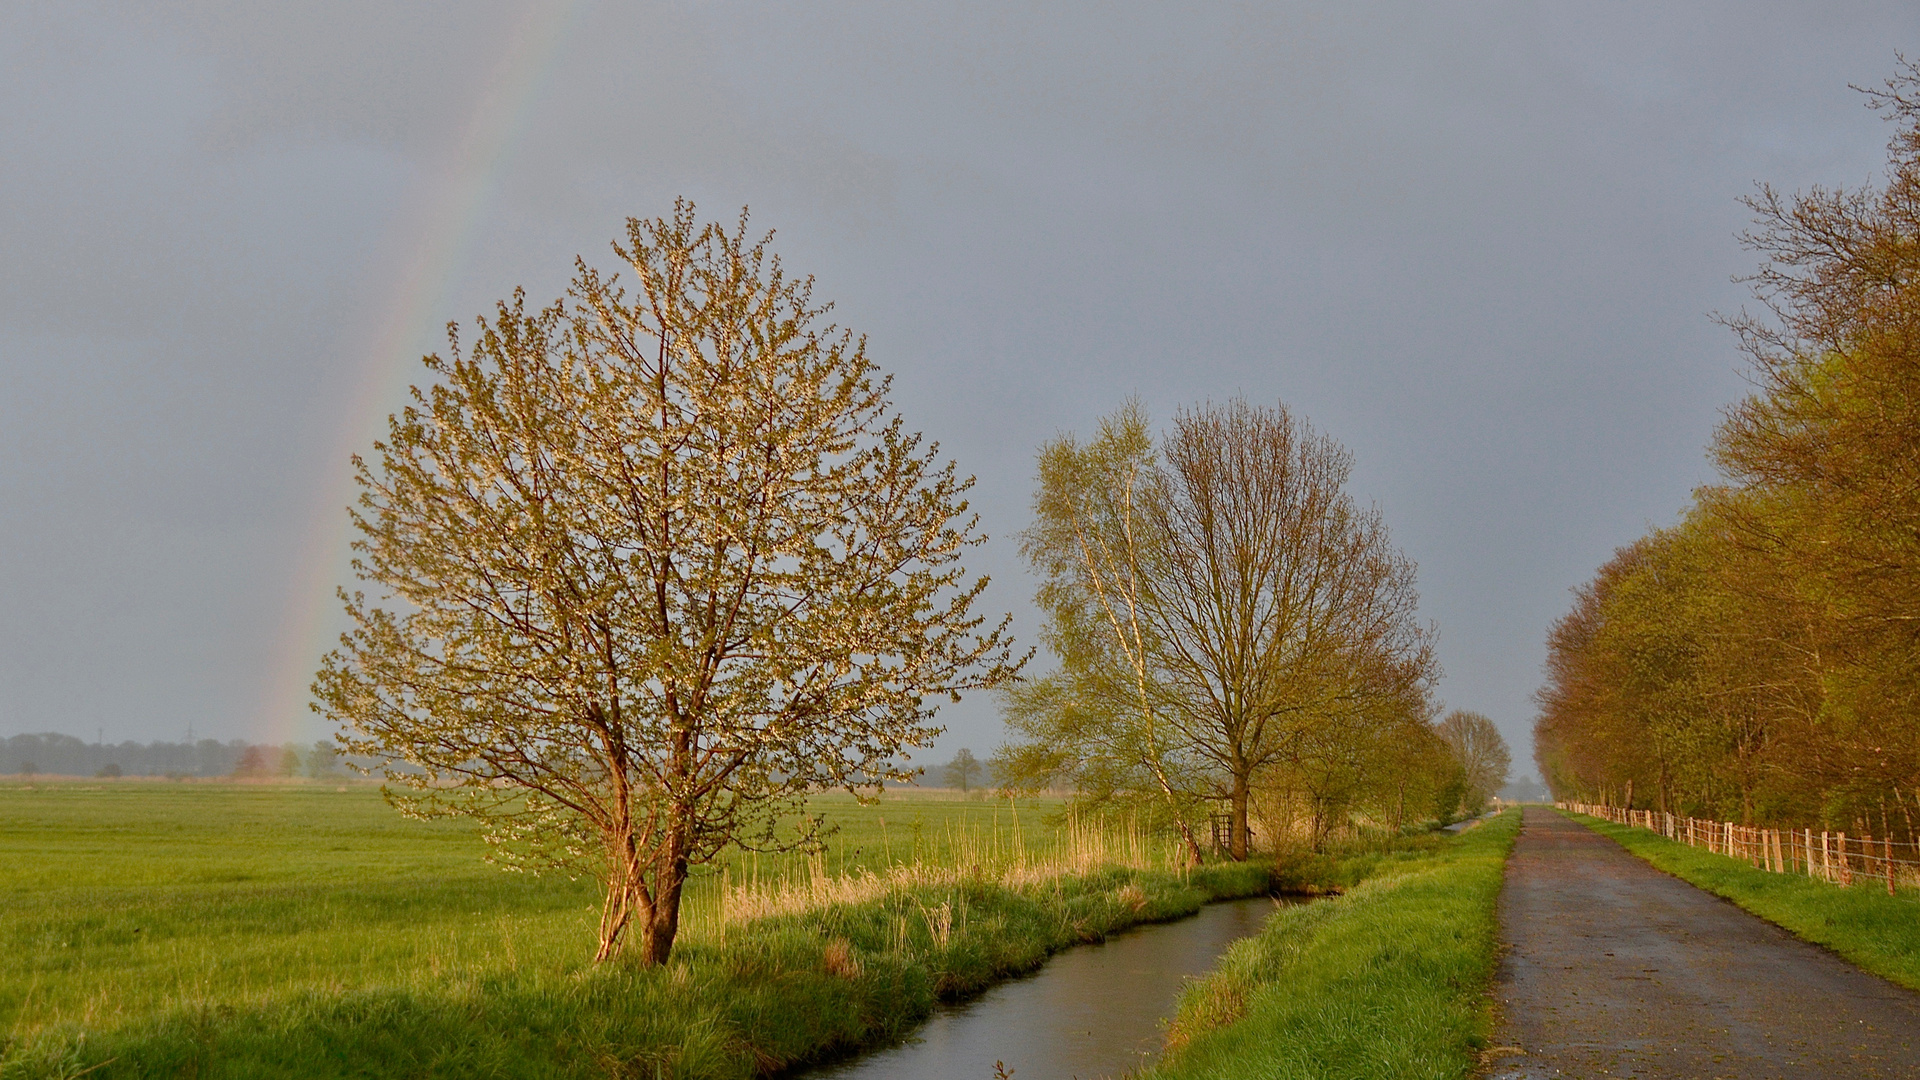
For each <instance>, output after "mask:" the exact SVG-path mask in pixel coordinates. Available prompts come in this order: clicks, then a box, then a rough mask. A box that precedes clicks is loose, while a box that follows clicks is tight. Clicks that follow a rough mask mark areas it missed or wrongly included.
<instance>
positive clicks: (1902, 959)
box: [1567, 814, 1920, 990]
mask: <svg viewBox="0 0 1920 1080" xmlns="http://www.w3.org/2000/svg"><path fill="white" fill-rule="evenodd" d="M1567 816H1568V817H1571V818H1573V819H1574V820H1575V821H1578V822H1580V823H1581V824H1582V825H1585V826H1586V827H1587V828H1589V829H1592V830H1593V831H1595V832H1597V833H1600V834H1601V835H1603V836H1607V837H1611V838H1612V839H1614V840H1615V841H1617V842H1618V843H1619V844H1620V846H1621V847H1624V848H1626V849H1627V850H1628V851H1630V852H1632V853H1634V854H1635V855H1638V856H1639V857H1640V858H1642V859H1645V860H1646V861H1647V862H1649V863H1651V864H1652V865H1653V866H1654V867H1656V868H1658V869H1660V870H1664V871H1666V872H1667V873H1669V874H1672V875H1673V876H1675V877H1677V878H1679V879H1680V880H1682V881H1686V882H1689V883H1691V884H1693V885H1697V886H1699V887H1700V888H1702V889H1705V890H1707V891H1708V892H1710V893H1713V894H1714V895H1716V896H1723V897H1725V898H1727V899H1728V900H1731V901H1733V902H1734V903H1736V904H1738V905H1740V906H1741V907H1742V908H1745V909H1746V910H1748V911H1750V912H1752V913H1753V914H1755V915H1758V916H1760V917H1761V918H1763V919H1765V920H1767V921H1768V922H1771V923H1774V924H1775V925H1777V926H1781V927H1784V928H1786V929H1787V930H1789V931H1791V932H1792V933H1794V934H1796V935H1798V936H1799V937H1801V938H1804V939H1806V940H1807V941H1811V942H1813V943H1814V944H1816V945H1824V946H1825V947H1827V948H1829V949H1832V950H1833V951H1834V952H1836V953H1839V954H1840V955H1841V956H1844V957H1846V958H1847V959H1848V960H1850V961H1852V962H1853V963H1855V964H1857V965H1859V966H1860V967H1862V968H1865V969H1866V970H1868V971H1871V972H1873V973H1874V974H1875V975H1879V976H1881V977H1882V978H1886V979H1891V980H1893V981H1894V982H1897V983H1899V984H1900V985H1902V986H1906V987H1910V988H1912V989H1915V990H1920V896H1916V895H1915V894H1914V893H1913V892H1911V891H1906V892H1902V893H1901V894H1900V895H1898V896H1888V895H1887V893H1886V886H1885V883H1884V882H1863V883H1861V884H1859V885H1856V886H1854V887H1853V888H1850V889H1843V888H1840V887H1839V886H1837V885H1830V884H1828V883H1826V882H1824V881H1815V880H1813V879H1811V878H1807V877H1802V876H1800V875H1798V874H1775V873H1769V872H1768V871H1765V870H1759V869H1755V868H1754V867H1753V866H1751V865H1749V864H1748V863H1746V862H1745V861H1743V860H1740V859H1734V858H1729V857H1727V856H1725V855H1716V854H1714V853H1713V852H1710V851H1703V850H1701V849H1700V848H1696V847H1688V846H1687V845H1686V844H1682V843H1679V842H1678V841H1674V840H1669V839H1667V838H1666V837H1664V836H1661V835H1660V834H1659V833H1656V832H1652V831H1650V830H1648V829H1636V828H1630V827H1628V826H1625V825H1616V824H1614V823H1612V822H1610V821H1606V820H1604V819H1602V818H1596V817H1589V816H1587V815H1585V814H1568V815H1567Z"/></svg>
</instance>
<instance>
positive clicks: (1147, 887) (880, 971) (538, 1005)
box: [0, 863, 1272, 1080]
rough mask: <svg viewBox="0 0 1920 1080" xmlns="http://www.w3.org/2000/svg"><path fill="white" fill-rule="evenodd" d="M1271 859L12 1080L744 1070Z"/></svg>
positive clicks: (221, 1015)
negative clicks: (41, 1079)
mask: <svg viewBox="0 0 1920 1080" xmlns="http://www.w3.org/2000/svg"><path fill="white" fill-rule="evenodd" d="M1271 881H1272V867H1271V866H1270V865H1268V864H1264V863H1250V864H1239V865H1221V866H1209V867H1205V868H1202V869H1198V870H1195V871H1192V872H1190V873H1171V872H1156V871H1150V870H1129V869H1107V870H1099V871H1095V872H1092V873H1087V874H1081V875H1059V876H1054V877H1051V878H1041V879H1037V880H1034V881H1030V882H1026V883H1024V884H1015V885H1010V884H1006V883H1004V882H1001V881H996V880H994V879H991V878H986V877H981V878H978V879H968V878H964V877H962V878H957V879H955V880H952V881H950V882H947V883H945V884H938V885H919V886H914V887H908V888H900V889H894V890H890V891H887V892H886V893H885V894H884V895H881V896H878V897H877V898H874V899H872V900H869V901H867V902H863V903H855V904H839V905H834V906H830V907H827V908H824V909H820V910H813V911H803V912H796V913H794V914H791V915H781V916H776V917H770V918H763V919H759V920H756V921H754V922H753V923H751V924H749V925H748V926H746V927H742V928H740V929H739V930H738V931H737V932H736V933H734V934H733V935H732V937H731V939H730V940H728V941H727V942H725V943H713V942H702V943H697V944H689V945H687V946H686V947H683V948H681V949H679V950H677V951H676V953H675V957H674V960H673V961H672V962H671V963H669V964H667V965H665V966H663V967H658V968H650V969H644V968H635V967H628V966H622V965H619V964H610V965H602V966H600V967H596V968H591V969H585V970H580V969H575V970H572V971H559V970H555V971H549V972H546V973H541V972H537V971H536V972H526V971H524V970H523V971H520V972H508V973H494V974H490V975H479V976H469V977H453V978H450V979H449V981H448V983H447V984H446V985H444V986H443V987H441V988H439V989H438V990H437V991H433V992H427V991H422V990H419V989H407V990H377V989H361V990H348V991H343V992H340V993H306V994H301V995H298V996H295V997H292V998H276V999H271V1000H266V1001H261V1002H258V1003H256V1004H253V1005H246V1004H231V1003H228V1004H219V1005H209V1006H207V1007H205V1008H199V1009H178V1010H174V1011H172V1012H170V1013H168V1014H166V1015H162V1016H158V1017H154V1018H151V1019H147V1020H144V1021H140V1022H137V1023H133V1024H129V1025H125V1026H122V1027H119V1028H117V1029H112V1030H89V1029H85V1028H73V1027H68V1028H64V1029H62V1028H55V1029H50V1030H42V1031H38V1032H35V1033H33V1034H32V1035H30V1036H28V1037H25V1038H22V1039H17V1040H14V1041H12V1042H10V1043H9V1044H8V1045H7V1046H6V1048H5V1049H4V1050H3V1051H0V1077H5V1078H6V1080H13V1078H14V1077H53V1076H76V1075H79V1074H80V1073H81V1072H83V1071H85V1072H86V1075H88V1076H90V1077H100V1078H111V1077H153V1076H192V1077H235V1078H238V1077H254V1076H269V1075H270V1076H279V1077H361V1076H381V1077H470V1076H489V1077H555V1076H560V1077H570V1076H579V1077H607V1076H614V1077H626V1076H631V1077H658V1076H672V1077H715V1078H734V1077H740V1078H744V1077H751V1076H757V1075H766V1074H770V1073H777V1072H780V1071H782V1070H785V1069H789V1068H791V1067H793V1066H796V1065H799V1064H804V1063H806V1062H809V1061H813V1060H819V1059H822V1058H825V1057H830V1056H833V1055H836V1054H841V1053H846V1052H850V1051H852V1050H855V1049H857V1048H859V1047H862V1046H866V1045H871V1044H874V1043H878V1042H885V1041H887V1040H890V1039H894V1038H897V1037H899V1036H901V1035H903V1034H905V1033H906V1032H907V1031H908V1030H910V1029H911V1028H912V1027H913V1026H914V1025H916V1024H918V1023H919V1022H920V1021H921V1020H922V1019H924V1018H925V1017H926V1016H927V1014H928V1013H929V1012H931V1011H932V1009H933V1007H934V1006H935V1004H937V1003H938V1002H939V1001H941V1000H944V999H954V998H960V997H965V996H967V995H970V994H972V993H976V992H978V991H979V990H980V989H982V988H984V987H985V986H987V985H988V984H990V983H992V982H994V981H996V980H998V979H1002V978H1005V977H1007V976H1009V975H1012V974H1016V973H1019V972H1023V971H1027V970H1030V969H1032V968H1034V967H1037V966H1038V965H1039V964H1041V963H1043V962H1044V961H1045V960H1046V958H1047V957H1048V956H1049V955H1050V954H1051V953H1053V952H1055V951H1058V950H1059V949H1062V948H1066V947H1068V946H1071V945H1075V944H1079V943H1083V942H1091V941H1098V940H1100V939H1101V938H1103V937H1105V936H1106V935H1107V934H1110V933H1112V932H1114V931H1116V930H1119V929H1122V928H1125V927H1128V926H1133V925H1137V924H1140V923H1146V922H1157V921H1165V920H1169V919H1175V918H1179V917H1180V916H1183V915H1187V914H1191V913H1192V912H1194V911H1196V910H1198V908H1199V907H1200V906H1201V905H1202V904H1204V903H1207V902H1209V901H1213V900H1219V899H1228V898H1234V897H1242V896H1254V895H1260V894H1262V893H1265V892H1266V891H1268V889H1270V888H1271Z"/></svg>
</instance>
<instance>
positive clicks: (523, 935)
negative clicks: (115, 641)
mask: <svg viewBox="0 0 1920 1080" xmlns="http://www.w3.org/2000/svg"><path fill="white" fill-rule="evenodd" d="M813 809H814V811H815V812H818V813H821V814H823V815H824V816H825V817H826V818H827V820H828V821H829V823H831V824H834V825H837V826H839V832H838V833H837V834H836V835H835V836H833V837H832V838H831V839H830V840H829V842H828V850H827V852H826V854H825V855H824V856H823V857H821V858H820V859H818V860H816V861H814V862H813V863H812V864H811V865H810V864H809V863H808V862H807V861H806V860H804V859H801V858H799V857H796V856H787V857H770V856H759V857H755V856H751V855H747V856H744V857H735V858H733V859H732V860H731V862H730V864H729V865H728V866H727V867H726V875H727V880H728V881H730V882H731V883H732V884H733V885H734V886H736V887H738V886H739V885H741V884H742V883H751V882H756V881H757V882H759V883H760V884H761V885H762V886H763V887H764V886H768V885H770V884H772V883H775V882H778V881H779V880H780V879H781V878H782V877H786V878H787V879H789V880H793V881H799V880H804V879H805V877H806V876H807V875H808V874H809V873H810V872H814V871H817V870H825V871H826V872H828V873H833V874H840V873H843V872H847V871H857V870H859V869H861V868H863V867H865V868H874V869H884V868H885V867H886V866H889V865H893V864H896V863H901V862H912V861H915V859H916V858H917V859H919V860H920V861H923V862H926V863H932V864H938V865H973V864H984V865H987V866H989V867H991V866H993V865H1004V864H1005V863H1007V862H1009V861H1011V860H1013V859H1014V858H1016V857H1017V856H1021V855H1024V856H1026V857H1029V858H1044V857H1046V855H1047V854H1048V853H1049V852H1050V851H1052V850H1053V848H1054V847H1055V845H1056V844H1057V843H1058V841H1059V838H1058V836H1057V834H1056V830H1054V829H1053V828H1051V827H1050V826H1049V825H1047V824H1046V822H1045V820H1044V818H1045V816H1046V813H1047V811H1048V810H1050V809H1052V807H1050V806H1047V805H1044V804H1036V803H1032V802H1023V803H1022V804H1021V805H1020V806H1019V807H1018V809H1017V811H1016V810H1015V809H1013V808H1010V807H1009V805H1008V804H1007V802H1006V801H1004V800H1000V801H997V802H995V801H963V800H961V799H959V798H958V797H957V796H951V795H941V794H937V793H925V792H913V791H907V792H902V793H898V794H893V793H890V794H889V795H888V797H887V798H886V800H885V801H883V802H882V803H881V804H880V805H877V806H865V807H863V806H860V805H858V804H856V803H855V802H854V801H853V800H852V799H851V798H849V797H847V796H844V795H840V796H827V797H823V798H821V799H819V800H818V801H817V802H816V804H815V806H814V807H813ZM1016 816H1017V818H1018V828H1017V829H1016V827H1015V818H1016ZM482 855H483V845H482V844H481V843H480V841H479V840H478V839H477V838H476V836H475V835H474V833H473V830H472V829H471V827H469V826H466V825H464V824H457V823H445V822H434V823H427V822H418V821H410V820H407V819H405V818H402V817H401V816H400V815H399V814H397V813H396V812H394V811H393V810H392V809H391V808H390V807H388V806H387V805H386V803H385V802H384V801H383V800H382V799H381V797H380V795H379V792H378V791H377V790H376V789H374V788H373V787H371V786H369V785H365V784H353V785H348V786H347V789H346V790H344V791H341V790H337V789H336V786H335V785H298V784H287V785H276V784H258V785H254V784H202V783H188V784H182V783H170V782H166V781H127V780H122V781H115V782H108V783H99V782H73V783H41V784H34V785H27V784H22V783H10V784H0V867H5V870H4V871H0V910H4V911H5V913H6V915H5V918H4V919H0V1017H4V1018H5V1023H6V1025H7V1026H6V1028H5V1029H0V1034H4V1035H6V1036H9V1037H12V1038H20V1037H23V1036H27V1035H30V1034H31V1033H33V1032H34V1031H36V1030H40V1029H43V1028H46V1027H49V1026H53V1025H61V1024H65V1025H79V1026H81V1027H84V1028H87V1029H92V1030H100V1029H111V1028H114V1027H118V1026H120V1025H122V1024H124V1023H127V1022H129V1021H134V1020H140V1019H144V1018H147V1017H150V1016H153V1015H157V1014H160V1013H177V1012H178V1011H180V1010H181V1009H189V1010H191V1009H202V1008H204V1009H208V1010H213V1011H216V1012H217V1011H219V1010H222V1009H224V1008H228V1007H234V1008H246V1007H253V1006H264V1005H267V1004H269V1003H271V1002H272V1001H275V1000H285V999H287V998H289V997H293V996H299V995H301V994H302V993H303V992H309V991H311V992H315V993H320V994H337V993H340V992H342V991H356V990H362V989H375V988H392V989H420V990H426V989H430V988H433V987H436V986H444V985H445V984H447V983H448V982H450V981H455V980H459V979H474V978H486V977H488V976H491V975H496V974H508V973H511V972H520V973H533V972H536V971H537V972H540V973H541V974H547V975H551V974H560V973H564V972H565V971H568V970H573V969H577V968H580V967H584V966H587V961H588V957H589V956H590V955H591V949H592V944H593V934H594V929H595V925H596V920H597V918H598V903H599V896H598V893H597V890H596V889H595V887H594V885H593V884H592V883H591V882H586V881H580V882H570V881H568V880H566V879H565V878H563V877H558V876H545V877H533V876H529V875H523V874H512V873H506V872H503V871H501V870H499V869H497V868H495V867H492V866H489V865H487V864H486V863H484V862H483V861H482ZM719 873H720V870H719V868H717V867H716V868H712V869H709V870H706V871H703V872H702V873H701V874H700V875H699V876H698V877H697V878H696V880H695V881H694V882H693V883H692V884H691V886H690V889H689V893H688V901H687V905H686V908H685V912H686V915H685V921H684V922H683V926H684V927H685V929H684V930H683V937H682V940H683V941H687V942H689V943H693V942H697V941H700V940H702V939H705V938H708V937H710V936H711V935H713V934H715V933H716V932H717V931H718V928H719V918H718V916H719V911H720V877H719Z"/></svg>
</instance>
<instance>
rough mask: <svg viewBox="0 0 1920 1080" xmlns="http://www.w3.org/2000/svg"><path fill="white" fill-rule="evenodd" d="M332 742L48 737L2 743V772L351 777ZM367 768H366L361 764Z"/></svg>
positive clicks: (29, 773)
mask: <svg viewBox="0 0 1920 1080" xmlns="http://www.w3.org/2000/svg"><path fill="white" fill-rule="evenodd" d="M351 764H352V763H351V762H349V761H348V760H347V759H346V758H344V757H342V756H341V755H340V753H339V752H338V750H336V749H335V747H334V745H333V744H332V743H330V742H325V741H322V742H316V743H311V744H293V743H288V744H285V745H282V746H272V745H266V744H261V743H249V742H247V741H245V740H243V739H234V740H231V741H229V742H220V741H219V740H217V739H201V740H199V741H198V742H191V743H187V742H177V743H172V742H154V743H137V742H122V743H91V742H86V741H85V740H82V739H76V738H74V737H73V736H71V735H58V734H54V733H52V732H47V733H45V734H40V735H15V736H13V737H12V738H10V739H7V740H6V741H5V742H4V743H0V773H9V772H10V773H16V774H28V775H31V774H35V773H41V774H53V775H63V776H249V777H266V776H310V777H332V776H341V775H346V774H348V773H350V772H351V771H352V770H351V769H350V768H349V766H350V765H351ZM361 764H365V763H361Z"/></svg>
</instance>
